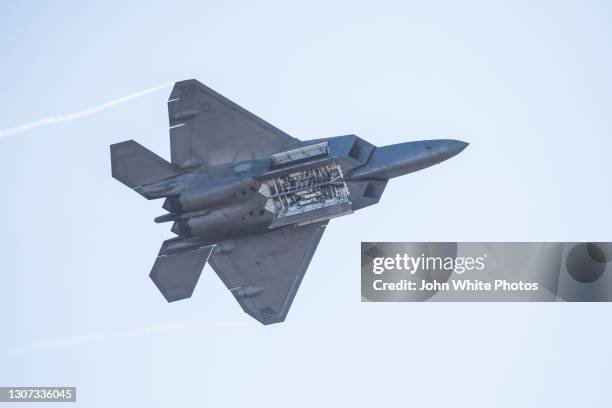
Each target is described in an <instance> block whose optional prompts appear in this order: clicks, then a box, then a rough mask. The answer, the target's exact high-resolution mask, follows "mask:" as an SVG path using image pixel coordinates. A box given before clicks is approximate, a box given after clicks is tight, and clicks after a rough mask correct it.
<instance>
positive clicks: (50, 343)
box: [13, 322, 255, 354]
mask: <svg viewBox="0 0 612 408" xmlns="http://www.w3.org/2000/svg"><path fill="white" fill-rule="evenodd" d="M253 326H255V325H253V324H248V323H191V322H190V323H173V324H165V325H158V326H151V327H144V328H141V329H134V330H127V331H120V332H110V333H91V334H82V335H78V336H71V337H62V338H58V339H53V340H45V341H38V342H34V343H29V344H25V345H22V346H20V347H17V348H15V349H13V352H15V353H18V354H21V353H35V352H40V351H47V350H53V349H56V348H61V347H69V346H78V345H82V344H90V343H99V342H106V341H112V340H123V339H127V338H131V337H137V336H145V335H148V334H153V333H158V332H164V331H170V330H176V329H188V328H196V327H253Z"/></svg>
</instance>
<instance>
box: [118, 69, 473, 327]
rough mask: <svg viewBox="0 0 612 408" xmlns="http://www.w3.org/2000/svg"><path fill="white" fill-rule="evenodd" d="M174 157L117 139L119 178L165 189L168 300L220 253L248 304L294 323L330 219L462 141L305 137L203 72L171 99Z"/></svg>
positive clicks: (146, 191)
mask: <svg viewBox="0 0 612 408" xmlns="http://www.w3.org/2000/svg"><path fill="white" fill-rule="evenodd" d="M168 111H169V118H170V142H171V161H170V162H167V161H166V160H165V159H163V158H161V157H159V156H157V155H155V154H154V153H152V152H150V151H149V150H147V149H145V148H144V147H142V146H141V145H139V144H138V143H136V142H134V141H131V140H130V141H126V142H122V143H117V144H114V145H112V146H111V161H112V171H113V177H115V178H116V179H118V180H119V181H121V182H122V183H124V184H126V185H127V186H128V187H130V188H132V189H133V190H135V191H136V192H138V193H139V194H141V195H143V196H144V197H145V198H147V199H158V198H165V201H164V204H163V208H164V209H165V210H166V211H167V213H166V214H164V215H161V216H160V217H157V218H156V220H155V221H156V222H172V223H173V224H172V228H171V231H172V232H174V233H175V234H176V235H177V236H176V237H175V238H171V239H168V240H166V241H164V243H163V244H162V247H161V249H160V251H159V254H158V257H157V259H156V261H155V264H154V266H153V268H152V271H151V274H150V276H151V279H152V280H153V282H154V283H155V284H156V286H157V287H158V288H159V290H160V291H161V292H162V294H163V295H164V297H165V298H166V300H168V301H169V302H172V301H176V300H181V299H185V298H188V297H191V295H192V293H193V290H194V288H195V285H196V283H197V281H198V279H199V276H200V273H201V271H202V269H203V267H204V265H205V264H206V262H209V263H210V265H211V266H212V267H213V269H214V270H215V272H216V273H217V275H218V276H219V277H220V278H221V280H222V281H223V282H224V284H225V285H226V286H227V288H228V289H229V290H230V291H231V292H232V294H233V295H234V296H235V297H236V299H237V300H238V302H239V304H240V305H241V306H242V308H243V310H244V311H245V312H246V313H248V314H250V315H251V316H253V317H254V318H255V319H257V320H259V321H260V322H261V323H263V324H270V323H276V322H280V321H283V320H284V319H285V317H286V314H287V312H288V310H289V308H290V306H291V303H292V301H293V298H294V296H295V293H296V291H297V289H298V287H299V284H300V282H301V280H302V277H303V276H304V273H305V272H306V269H307V267H308V264H309V263H310V260H311V258H312V256H313V254H314V252H315V250H316V247H317V245H318V242H319V240H320V238H321V236H322V234H323V232H324V229H325V227H326V225H327V223H328V221H329V220H330V219H331V218H335V217H339V216H343V215H348V214H351V213H352V212H353V211H356V210H359V209H361V208H364V207H367V206H370V205H373V204H376V203H378V201H379V200H380V198H381V196H382V193H383V191H384V189H385V186H386V184H387V181H388V180H389V179H390V178H392V177H396V176H399V175H402V174H406V173H410V172H413V171H416V170H419V169H421V168H425V167H428V166H431V165H433V164H436V163H439V162H440V161H443V160H445V159H447V158H449V157H452V156H454V155H455V154H457V153H458V152H460V151H461V150H463V148H465V146H466V145H467V144H465V143H463V142H459V141H455V140H432V141H423V142H410V143H402V144H398V145H392V146H384V147H381V148H377V147H375V146H374V145H372V144H370V143H368V142H366V141H365V140H363V139H361V138H359V137H357V136H355V135H347V136H338V137H332V138H327V139H318V140H311V141H304V142H303V141H300V140H298V139H295V138H292V137H290V136H289V135H287V134H286V133H284V132H282V131H281V130H279V129H277V128H275V127H273V126H272V125H270V124H268V123H267V122H264V121H263V120H261V119H260V118H258V117H256V116H255V115H253V114H251V113H250V112H248V111H246V110H244V109H243V108H241V107H240V106H238V105H236V104H234V103H233V102H231V101H229V100H228V99H226V98H224V97H223V96H221V95H219V94H218V93H216V92H214V91H213V90H211V89H210V88H208V87H206V86H204V85H203V84H201V83H200V82H198V81H196V80H188V81H182V82H177V83H176V84H175V86H174V88H173V90H172V93H171V95H170V99H169V101H168Z"/></svg>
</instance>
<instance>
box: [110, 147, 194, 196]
mask: <svg viewBox="0 0 612 408" xmlns="http://www.w3.org/2000/svg"><path fill="white" fill-rule="evenodd" d="M110 149H111V164H112V171H113V177H114V178H116V179H117V180H119V181H120V182H122V183H123V184H125V185H126V186H128V187H130V188H136V187H140V186H145V185H147V184H151V183H155V182H158V181H161V180H164V179H167V178H169V177H172V176H176V175H179V174H181V173H182V171H181V169H179V168H178V167H177V166H175V165H173V164H171V163H169V162H167V161H166V160H164V159H163V158H161V157H159V156H158V155H156V154H155V153H153V152H151V151H150V150H148V149H146V148H144V147H143V146H141V145H139V144H138V143H136V142H135V141H133V140H127V141H125V142H121V143H116V144H113V145H111V147H110Z"/></svg>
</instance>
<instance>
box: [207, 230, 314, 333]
mask: <svg viewBox="0 0 612 408" xmlns="http://www.w3.org/2000/svg"><path fill="white" fill-rule="evenodd" d="M325 226H326V221H325V222H318V223H313V224H309V225H305V226H302V227H295V226H293V225H291V226H286V227H283V228H278V229H275V230H271V231H267V232H264V233H261V234H253V235H247V236H244V237H240V238H236V239H232V240H227V241H224V242H221V243H219V244H218V245H217V247H216V250H215V252H214V253H213V255H212V256H211V258H210V260H209V263H210V265H211V266H212V267H213V269H214V270H215V272H217V275H219V277H220V278H221V280H222V281H223V283H225V286H227V288H228V289H229V290H230V291H231V292H232V294H233V295H234V297H235V298H236V300H238V303H240V306H242V309H243V310H244V311H245V312H246V313H248V314H250V315H251V316H253V317H254V318H255V319H257V320H259V321H260V322H261V323H263V324H271V323H278V322H282V321H284V320H285V316H286V315H287V312H288V311H289V308H290V307H291V302H292V301H293V298H294V296H295V293H296V292H297V290H298V287H299V286H300V283H301V281H302V277H303V276H304V273H305V272H306V269H307V268H308V264H309V263H310V260H311V258H312V255H313V254H314V252H315V250H316V248H317V245H318V244H319V240H320V239H321V236H322V235H323V231H325Z"/></svg>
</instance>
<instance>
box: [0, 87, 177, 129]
mask: <svg viewBox="0 0 612 408" xmlns="http://www.w3.org/2000/svg"><path fill="white" fill-rule="evenodd" d="M170 85H172V84H164V85H160V86H156V87H153V88H149V89H145V90H144V91H140V92H136V93H133V94H130V95H127V96H124V97H121V98H118V99H114V100H112V101H110V102H106V103H104V104H102V105H99V106H96V107H93V108H89V109H85V110H82V111H80V112H75V113H69V114H67V115H62V116H51V117H48V118H43V119H39V120H37V121H34V122H30V123H25V124H23V125H19V126H15V127H12V128H9V129H4V130H0V138H3V137H6V136H10V135H15V134H17V133H22V132H26V131H28V130H32V129H36V128H38V127H41V126H47V125H51V124H53V123H59V122H66V121H68V120H74V119H79V118H82V117H85V116H89V115H93V114H96V113H98V112H100V111H103V110H105V109H108V108H112V107H113V106H116V105H119V104H121V103H124V102H127V101H129V100H132V99H134V98H138V97H139V96H143V95H147V94H150V93H151V92H155V91H159V90H160V89H164V88H167V87H169V86H170Z"/></svg>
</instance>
